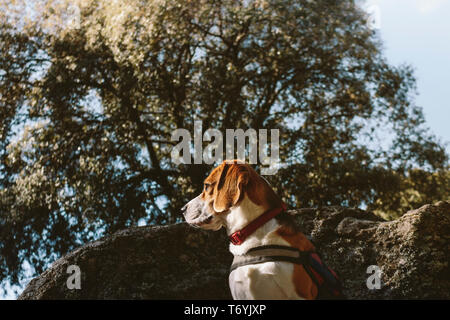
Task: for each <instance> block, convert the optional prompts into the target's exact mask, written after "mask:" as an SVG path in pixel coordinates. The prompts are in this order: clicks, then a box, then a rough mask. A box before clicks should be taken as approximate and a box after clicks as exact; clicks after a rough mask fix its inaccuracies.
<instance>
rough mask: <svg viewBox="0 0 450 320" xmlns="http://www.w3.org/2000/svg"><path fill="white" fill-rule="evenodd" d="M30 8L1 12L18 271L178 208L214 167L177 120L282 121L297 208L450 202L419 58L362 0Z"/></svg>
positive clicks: (10, 217)
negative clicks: (194, 149)
mask: <svg viewBox="0 0 450 320" xmlns="http://www.w3.org/2000/svg"><path fill="white" fill-rule="evenodd" d="M33 5H34V7H32V5H31V4H29V3H26V2H23V3H21V2H20V1H15V2H14V3H13V4H11V3H9V4H2V5H1V6H2V10H0V11H2V12H4V13H3V16H0V18H1V19H0V21H1V25H0V108H1V111H0V112H1V113H0V121H1V122H2V129H1V130H2V131H1V132H0V133H1V136H0V144H1V150H0V152H1V153H0V156H1V166H0V170H1V173H0V179H1V180H0V195H1V200H0V228H1V229H0V256H1V257H2V259H1V260H0V274H1V276H2V278H3V279H6V280H8V281H11V282H12V283H17V282H18V281H19V280H20V278H21V277H22V276H23V269H22V268H21V266H22V264H23V262H24V261H29V262H30V264H31V265H32V266H33V267H34V271H35V272H36V273H39V272H41V271H42V269H43V268H44V267H45V266H46V265H47V264H48V263H49V262H51V261H53V260H54V259H55V258H56V257H59V256H60V255H61V254H64V253H66V252H68V251H69V250H71V249H73V248H75V247H76V246H78V245H80V244H82V243H84V242H86V241H89V240H93V239H96V238H98V237H99V236H101V235H104V234H107V233H111V232H114V231H116V230H118V229H122V228H125V227H128V226H131V225H136V224H137V223H138V221H140V220H141V219H143V220H144V221H145V222H146V223H155V224H164V223H173V222H175V221H178V220H179V219H180V218H181V217H180V213H179V209H180V208H181V206H182V205H183V204H184V203H185V202H186V201H187V200H188V199H190V198H192V197H193V196H194V195H196V194H198V193H199V192H200V189H201V188H202V181H203V179H204V178H205V177H206V175H207V174H208V172H209V171H210V170H211V166H209V165H205V164H201V165H175V164H174V163H173V162H172V161H171V157H170V152H171V150H172V148H173V146H174V144H175V143H176V142H173V141H171V139H170V137H171V133H172V132H173V130H175V129H177V128H185V129H187V130H189V131H190V132H193V125H194V120H196V119H198V120H202V121H203V127H204V128H216V129H219V130H220V131H222V132H224V131H225V129H227V128H242V129H244V130H245V129H247V128H253V129H255V130H258V129H263V128H266V129H280V133H281V136H280V139H281V143H280V158H281V162H282V163H283V167H282V169H280V171H279V172H278V174H277V175H275V176H270V177H268V179H269V180H270V181H271V183H272V184H273V186H274V188H275V189H276V190H277V191H278V192H279V194H280V195H282V196H283V198H284V200H285V201H286V202H288V203H289V204H290V205H292V206H296V207H300V206H323V205H348V206H366V207H367V208H368V209H370V210H378V211H379V212H380V213H383V214H384V215H385V216H387V217H395V216H397V215H398V214H399V213H401V212H404V211H405V209H409V208H411V207H412V206H419V205H421V204H424V203H426V202H427V201H431V200H433V201H434V200H435V199H444V198H448V197H449V191H448V190H449V188H448V185H449V175H448V156H447V155H446V153H445V150H444V148H443V146H442V145H441V143H440V142H439V141H437V140H436V138H435V137H434V136H433V135H432V134H431V133H430V131H429V130H428V129H427V127H426V126H425V124H424V118H423V115H422V112H421V108H420V107H418V106H416V105H415V104H414V93H415V90H416V88H415V79H414V75H413V71H412V68H411V67H409V66H400V67H395V66H391V65H389V64H388V63H387V62H386V60H385V58H384V57H383V55H382V52H381V49H380V47H381V41H380V40H379V38H378V36H377V34H376V32H375V31H373V30H371V29H370V28H369V27H368V26H367V23H366V20H367V17H366V16H365V14H364V12H363V11H362V10H361V9H360V8H359V7H358V5H357V4H356V3H355V2H354V1H331V0H318V1H307V0H304V1H298V0H297V1H291V0H284V1H275V0H259V1H258V0H248V1H236V0H223V1H215V0H214V1H213V0H184V1H181V0H153V1H151V0H147V1H142V0H141V1H138V0H130V1H126V2H123V1H106V0H99V1H93V0H92V1H91V0H84V1H83V0H79V1H54V0H40V1H35V2H34V3H33ZM23 10H27V11H28V12H30V11H31V12H33V13H34V14H31V15H28V16H27V17H24V14H23V12H24V11H23ZM386 141H389V143H386ZM419 181H420V183H419ZM408 194H409V195H410V194H414V195H415V196H414V197H413V198H414V199H413V201H409V200H408V199H409V198H411V197H409V196H408Z"/></svg>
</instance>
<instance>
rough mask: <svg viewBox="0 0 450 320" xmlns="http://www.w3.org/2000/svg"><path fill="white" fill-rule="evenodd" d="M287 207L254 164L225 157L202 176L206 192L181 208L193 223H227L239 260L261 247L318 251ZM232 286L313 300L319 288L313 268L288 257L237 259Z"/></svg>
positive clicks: (252, 293)
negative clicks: (204, 177) (239, 261)
mask: <svg viewBox="0 0 450 320" xmlns="http://www.w3.org/2000/svg"><path fill="white" fill-rule="evenodd" d="M285 209H286V207H285V205H284V203H283V202H282V201H281V199H280V198H279V197H278V196H277V195H276V194H275V192H274V191H273V190H272V188H271V187H270V185H269V183H268V182H267V181H266V180H265V179H264V178H263V177H261V176H260V175H258V174H257V173H256V171H255V170H253V168H252V167H251V166H249V165H248V164H246V163H244V162H241V161H239V160H226V161H224V162H223V163H222V164H221V165H219V166H218V167H217V168H215V169H214V170H213V171H212V172H211V174H210V175H209V176H208V177H207V178H206V179H205V180H204V189H203V191H202V193H201V194H200V195H199V196H197V197H196V198H194V199H192V200H191V201H189V202H188V203H187V204H186V205H185V206H184V208H183V209H182V210H183V214H184V217H185V219H186V221H187V222H188V223H189V224H191V225H193V226H195V227H200V228H203V229H208V230H219V229H220V228H221V227H225V228H226V230H227V233H228V235H229V237H230V241H231V244H230V251H231V253H232V254H233V255H234V256H235V260H236V258H239V257H244V256H246V255H248V254H249V252H252V250H254V249H257V248H262V249H264V250H266V251H267V250H269V251H270V250H271V249H273V248H275V249H277V248H285V249H293V250H296V251H299V252H314V251H315V248H314V245H313V244H312V243H311V242H310V241H309V240H308V239H307V238H306V236H305V235H304V234H303V233H301V232H300V231H299V230H298V229H297V228H296V226H295V223H294V221H293V219H292V217H291V216H290V215H289V214H287V213H285ZM285 251H289V250H285ZM333 274H334V273H333ZM229 285H230V289H231V294H232V296H233V299H245V300H249V299H315V298H317V296H318V293H319V292H318V291H319V287H318V284H317V282H316V281H313V279H312V277H311V271H308V270H305V267H304V265H302V264H299V263H292V262H290V260H289V259H288V258H286V259H281V261H280V259H278V261H270V259H269V260H268V261H266V260H261V261H258V262H257V263H254V264H253V263H250V264H249V263H243V264H242V265H239V264H237V265H236V266H235V267H234V268H233V267H232V272H231V273H230V276H229Z"/></svg>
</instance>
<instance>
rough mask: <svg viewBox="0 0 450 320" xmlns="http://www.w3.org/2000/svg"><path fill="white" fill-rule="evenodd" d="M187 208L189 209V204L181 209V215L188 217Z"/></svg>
mask: <svg viewBox="0 0 450 320" xmlns="http://www.w3.org/2000/svg"><path fill="white" fill-rule="evenodd" d="M187 208H188V204H187V203H186V204H185V205H184V206H183V208H181V213H182V214H183V216H184V215H186V210H187Z"/></svg>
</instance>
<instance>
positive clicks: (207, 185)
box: [204, 183, 211, 191]
mask: <svg viewBox="0 0 450 320" xmlns="http://www.w3.org/2000/svg"><path fill="white" fill-rule="evenodd" d="M204 186H205V191H208V188H209V187H210V186H211V184H209V183H205V184H204Z"/></svg>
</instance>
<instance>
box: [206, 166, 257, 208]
mask: <svg viewBox="0 0 450 320" xmlns="http://www.w3.org/2000/svg"><path fill="white" fill-rule="evenodd" d="M222 166H223V167H222V172H221V173H220V178H219V182H218V183H217V184H216V186H215V189H214V193H215V194H214V199H215V200H214V211H215V212H219V213H221V212H225V211H227V210H228V209H230V208H231V207H232V206H235V205H237V204H238V203H239V201H241V200H242V197H243V196H244V190H245V187H246V186H247V183H248V179H249V173H248V171H247V168H246V167H245V166H242V165H239V164H229V163H223V164H222Z"/></svg>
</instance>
